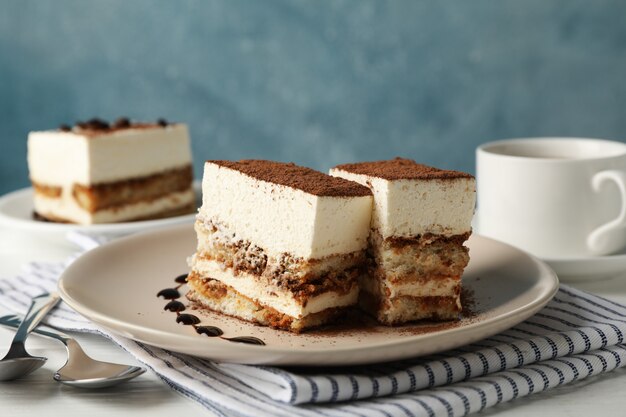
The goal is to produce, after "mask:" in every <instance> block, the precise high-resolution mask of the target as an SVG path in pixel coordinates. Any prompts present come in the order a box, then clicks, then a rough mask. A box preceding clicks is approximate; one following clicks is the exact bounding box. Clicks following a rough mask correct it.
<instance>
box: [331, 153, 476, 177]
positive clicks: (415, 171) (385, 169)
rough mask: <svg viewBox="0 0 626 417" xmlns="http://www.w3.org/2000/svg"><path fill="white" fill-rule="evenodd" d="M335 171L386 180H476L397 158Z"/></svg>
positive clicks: (340, 168)
mask: <svg viewBox="0 0 626 417" xmlns="http://www.w3.org/2000/svg"><path fill="white" fill-rule="evenodd" d="M334 169H339V170H341V171H346V172H351V173H353V174H359V175H368V176H370V177H377V178H382V179H385V180H389V181H393V180H433V179H439V180H447V179H456V178H474V176H473V175H470V174H468V173H466V172H461V171H451V170H445V169H439V168H435V167H431V166H428V165H422V164H418V163H417V162H415V161H414V160H412V159H405V158H395V159H390V160H387V161H371V162H357V163H353V164H342V165H337V166H336V167H335V168H334Z"/></svg>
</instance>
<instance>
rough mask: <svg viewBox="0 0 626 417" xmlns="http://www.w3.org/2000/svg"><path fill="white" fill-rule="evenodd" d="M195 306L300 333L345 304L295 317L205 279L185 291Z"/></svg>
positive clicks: (332, 315)
mask: <svg viewBox="0 0 626 417" xmlns="http://www.w3.org/2000/svg"><path fill="white" fill-rule="evenodd" d="M186 296H187V298H188V299H189V300H191V301H192V302H194V304H195V306H196V307H197V308H201V309H202V308H206V309H209V310H212V311H216V312H219V313H222V314H226V315H228V316H232V317H236V318H239V319H242V320H246V321H249V322H252V323H257V324H260V325H262V326H270V327H273V328H277V329H282V330H289V331H292V332H295V333H300V332H302V331H304V330H307V329H310V328H313V327H318V326H321V325H323V324H326V323H328V322H330V321H332V320H334V319H335V318H336V317H337V316H339V315H341V314H342V313H343V312H344V310H345V308H342V307H339V308H328V309H326V310H323V311H319V312H317V313H313V314H309V315H307V316H305V317H302V318H295V317H293V316H289V315H287V314H284V313H281V312H279V311H277V310H275V309H273V308H271V307H268V306H266V305H262V304H260V303H258V302H256V301H254V300H252V299H250V298H248V297H246V296H244V295H242V294H240V293H238V292H237V291H235V290H234V289H233V288H231V287H228V286H227V285H224V284H223V283H221V282H219V281H216V280H211V279H207V280H205V281H204V282H203V285H202V286H201V287H198V288H193V289H191V290H190V291H189V292H187V294H186Z"/></svg>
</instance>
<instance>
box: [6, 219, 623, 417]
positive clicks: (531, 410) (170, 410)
mask: <svg viewBox="0 0 626 417" xmlns="http://www.w3.org/2000/svg"><path fill="white" fill-rule="evenodd" d="M74 250H75V248H73V247H72V246H70V245H69V244H68V245H65V246H64V245H51V244H50V243H49V242H45V241H39V240H37V239H33V237H32V236H26V235H25V234H23V233H20V232H17V231H14V230H8V229H4V228H0V277H6V276H11V275H13V274H16V273H18V272H19V271H20V268H21V265H22V264H24V263H26V262H29V261H32V260H41V261H57V260H62V259H64V258H65V257H67V256H68V255H69V254H70V253H72V252H73V251H74ZM576 287H578V288H581V289H583V290H586V291H591V292H594V293H597V294H600V295H602V296H605V297H607V298H610V299H612V300H614V301H617V302H622V303H624V304H626V274H624V276H622V277H617V278H615V279H611V280H604V281H598V282H595V283H594V282H587V283H584V284H578V285H576ZM11 337H12V332H11V331H10V330H6V329H4V328H0V356H4V353H5V352H6V349H7V347H8V343H9V341H10V340H11ZM76 338H77V339H78V340H79V341H80V342H81V344H82V345H83V347H84V349H85V351H87V352H88V353H89V354H90V355H91V356H93V357H95V358H99V359H104V360H107V361H112V362H116V361H117V362H125V363H134V362H135V361H134V360H133V358H132V357H130V356H129V355H128V354H127V353H126V352H124V351H122V350H121V349H120V348H118V347H117V346H116V345H114V344H113V343H112V342H110V341H108V340H106V339H105V338H103V337H99V336H94V335H84V334H76ZM28 350H29V352H31V353H33V354H35V355H41V356H46V357H48V362H47V363H46V365H45V366H44V367H43V368H42V369H40V370H38V371H36V372H34V373H33V374H31V375H30V376H28V377H26V378H24V379H21V380H18V381H13V382H0V416H7V417H8V416H11V417H22V416H46V417H48V416H64V417H71V416H77V417H78V416H80V417H84V416H88V417H98V416H110V415H123V416H142V417H144V416H145V417H171V416H185V417H188V416H204V415H206V416H209V415H211V413H209V412H208V411H206V410H205V409H204V408H203V407H201V406H199V405H197V404H196V403H195V402H193V401H191V400H188V399H186V398H184V397H182V396H180V395H179V394H177V393H175V392H174V391H172V390H171V389H169V388H168V387H167V386H166V385H165V384H164V383H163V382H161V381H160V380H159V378H158V377H157V376H156V375H155V374H153V373H151V372H150V371H148V372H147V373H146V374H144V375H142V376H140V377H138V378H136V379H134V380H132V381H130V382H128V383H126V384H124V385H121V386H119V387H114V388H109V389H105V390H100V391H85V390H79V389H73V388H70V387H67V386H64V385H62V384H58V383H56V382H55V381H53V380H52V374H53V372H54V371H55V370H56V369H58V368H59V367H61V365H62V364H63V363H64V361H65V349H64V347H63V346H62V345H61V344H60V343H58V342H56V341H51V340H48V339H44V338H41V337H38V336H34V337H31V338H29V341H28ZM624 392H626V369H623V368H622V369H619V370H617V371H614V372H612V373H610V374H606V375H603V376H599V377H596V378H591V379H589V380H584V381H581V382H578V383H574V384H570V385H567V386H564V387H561V388H557V389H553V390H551V391H549V392H547V393H542V394H537V395H533V396H530V397H526V398H521V399H517V400H515V401H513V402H510V403H506V404H502V405H499V406H497V407H494V408H491V409H488V410H487V411H485V412H483V413H482V414H481V415H487V416H502V417H527V416H529V415H541V416H556V417H559V416H568V417H569V416H585V417H587V416H621V415H626V395H623V393H624Z"/></svg>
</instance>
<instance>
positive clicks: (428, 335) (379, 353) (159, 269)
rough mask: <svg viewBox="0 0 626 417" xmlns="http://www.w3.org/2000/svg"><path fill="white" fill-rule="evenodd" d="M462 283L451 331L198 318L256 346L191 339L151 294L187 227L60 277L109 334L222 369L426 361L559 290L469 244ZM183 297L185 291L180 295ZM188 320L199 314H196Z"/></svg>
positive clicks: (189, 233) (178, 266) (120, 243)
mask: <svg viewBox="0 0 626 417" xmlns="http://www.w3.org/2000/svg"><path fill="white" fill-rule="evenodd" d="M468 245H469V247H470V255H471V262H470V265H469V266H468V268H467V270H466V273H465V275H464V276H463V285H464V287H465V288H468V289H470V290H471V291H472V292H473V293H474V299H475V305H474V310H475V312H476V313H477V314H476V315H475V316H474V317H472V318H466V319H463V320H462V321H461V322H459V323H456V324H447V325H427V324H414V325H410V326H403V327H383V326H369V327H358V326H357V327H356V328H352V327H351V326H349V325H348V326H347V325H343V326H342V327H340V328H337V329H332V328H331V329H327V330H325V331H321V332H311V333H305V334H301V335H295V334H290V333H287V332H283V331H279V330H272V329H269V328H264V327H258V326H254V325H252V324H249V323H246V322H243V321H240V320H237V319H233V318H230V317H224V316H221V315H219V314H215V313H209V314H200V316H201V318H202V324H203V325H214V326H218V327H220V328H221V329H222V330H224V336H227V337H235V336H255V337H257V338H260V339H262V340H263V341H265V343H266V346H254V345H246V344H240V343H233V342H228V341H226V340H223V339H220V338H217V337H213V338H209V337H207V336H203V335H198V334H197V333H196V332H195V331H194V329H193V328H192V327H191V326H184V325H182V324H177V323H176V321H175V319H176V314H175V313H172V312H169V311H164V309H163V307H164V305H165V304H166V301H164V300H163V299H161V298H157V297H156V294H157V292H159V290H161V289H163V288H167V287H173V286H174V278H175V277H176V276H177V275H180V274H182V273H185V272H186V271H187V264H186V258H187V257H188V256H189V255H191V254H192V253H193V252H194V249H195V234H194V232H193V228H192V226H191V225H181V226H176V227H172V228H168V229H161V230H156V231H152V232H148V233H143V234H140V235H134V236H130V237H126V238H123V239H120V240H117V241H114V242H112V243H109V244H107V245H104V246H102V247H99V248H97V249H95V250H92V251H90V252H87V253H86V254H85V255H83V256H82V257H80V258H79V259H78V260H77V261H76V262H74V263H73V264H72V265H71V266H70V267H69V268H68V269H67V270H66V271H65V273H64V274H63V275H62V276H61V279H60V281H59V289H60V291H61V295H62V297H63V300H65V301H66V302H67V303H68V304H69V305H70V306H71V307H73V308H74V309H76V310H77V311H78V312H79V313H81V314H83V315H84V316H86V317H88V318H90V319H91V320H93V321H94V322H96V323H98V324H99V325H101V326H102V327H104V328H106V329H108V330H110V331H111V332H113V333H116V334H119V335H122V336H126V337H129V338H132V339H135V340H138V341H141V342H145V343H148V344H151V345H154V346H158V347H162V348H166V349H170V350H173V351H177V352H183V353H188V354H191V355H197V356H201V357H205V358H209V359H214V360H218V361H226V362H238V363H254V364H282V365H349V364H359V363H373V362H381V361H390V360H395V359H402V358H408V357H413V356H419V355H425V354H429V353H433V352H438V351H442V350H446V349H451V348H454V347H457V346H460V345H463V344H467V343H470V342H473V341H476V340H479V339H482V338H484V337H487V336H490V335H493V334H495V333H498V332H500V331H502V330H504V329H507V328H509V327H511V326H513V325H515V324H517V323H519V322H520V321H522V320H524V319H526V318H527V317H529V316H531V315H532V314H534V313H535V312H536V311H538V310H539V309H540V308H541V307H542V306H544V305H545V304H546V303H547V302H548V301H549V300H550V299H551V298H552V297H553V295H554V294H555V292H556V291H557V288H558V280H557V278H556V275H555V274H554V273H553V272H552V271H551V270H550V269H549V268H548V267H547V266H546V265H545V264H543V263H542V262H540V261H538V260H536V259H534V258H532V257H531V256H529V255H527V254H526V253H524V252H521V251H519V250H517V249H515V248H513V247H511V246H507V245H505V244H503V243H500V242H497V241H494V240H491V239H487V238H483V237H481V236H473V237H472V238H471V239H470V240H469V242H468ZM183 289H184V288H183ZM191 313H193V314H196V315H198V313H197V312H196V311H191Z"/></svg>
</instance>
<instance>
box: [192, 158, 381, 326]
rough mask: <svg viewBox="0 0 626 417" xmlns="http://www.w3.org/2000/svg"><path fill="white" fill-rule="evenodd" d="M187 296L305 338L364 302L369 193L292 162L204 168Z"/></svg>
mask: <svg viewBox="0 0 626 417" xmlns="http://www.w3.org/2000/svg"><path fill="white" fill-rule="evenodd" d="M202 192H203V196H202V199H203V203H202V208H201V209H200V212H199V214H198V219H197V221H196V225H195V228H196V232H197V235H198V248H197V252H196V254H195V255H194V256H192V257H191V258H190V266H191V273H190V274H189V277H188V285H189V287H190V291H189V292H188V294H187V297H188V298H189V299H190V300H192V301H194V302H195V304H196V305H197V306H199V307H204V308H208V309H211V310H214V311H218V312H221V313H224V314H227V315H231V316H235V317H238V318H241V319H244V320H248V321H251V322H255V323H258V324H261V325H266V326H271V327H275V328H279V329H285V330H290V331H293V332H300V331H302V330H304V329H307V328H310V327H314V326H319V325H322V324H324V323H327V322H329V321H330V320H332V319H333V318H334V317H336V316H337V315H338V314H339V313H341V312H342V311H343V310H345V308H346V307H348V306H352V305H355V304H356V303H357V298H358V291H359V289H358V284H357V279H358V275H359V273H360V270H361V268H362V266H363V262H364V259H365V250H366V247H367V236H368V234H369V224H370V216H371V211H372V193H371V191H370V190H369V189H368V188H367V187H363V186H361V185H359V184H356V183H354V182H351V181H346V180H344V179H341V178H334V177H331V176H329V175H326V174H323V173H321V172H317V171H314V170H312V169H309V168H304V167H300V166H296V165H294V164H287V163H280V162H271V161H261V160H246V161H239V162H230V161H207V162H206V164H205V167H204V178H203V182H202Z"/></svg>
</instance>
